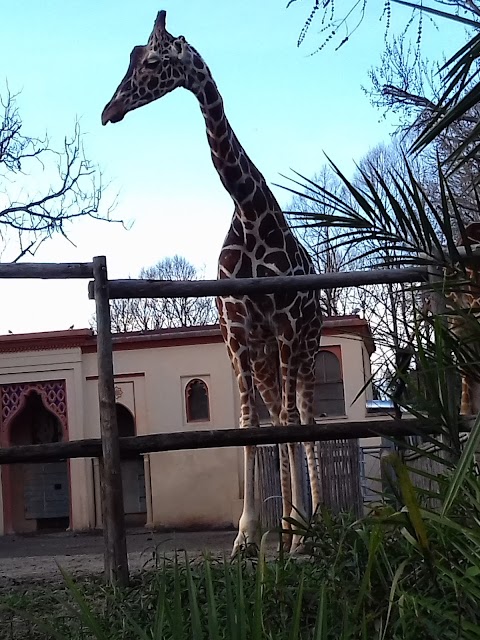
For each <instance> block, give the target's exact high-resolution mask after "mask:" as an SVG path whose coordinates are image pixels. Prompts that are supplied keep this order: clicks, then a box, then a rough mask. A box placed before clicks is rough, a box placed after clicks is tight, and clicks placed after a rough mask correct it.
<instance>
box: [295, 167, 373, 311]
mask: <svg viewBox="0 0 480 640" xmlns="http://www.w3.org/2000/svg"><path fill="white" fill-rule="evenodd" d="M311 180H312V182H313V183H315V184H316V185H319V186H320V187H321V188H322V189H326V190H328V191H329V192H331V193H335V194H336V195H337V196H338V197H339V198H340V197H344V198H345V197H347V194H346V193H345V190H344V189H343V187H342V185H341V182H340V180H339V178H338V176H336V175H335V173H334V172H333V171H332V168H331V167H330V166H328V165H324V166H323V167H322V168H321V169H320V171H319V172H318V173H316V174H315V175H314V176H313V178H312V179H311ZM289 209H290V211H291V212H292V214H291V215H290V216H289V218H290V222H291V224H292V226H293V228H294V230H295V233H296V234H297V236H298V237H299V239H300V241H301V242H302V244H303V245H304V246H305V248H306V249H307V251H308V252H309V254H310V257H311V258H312V260H313V263H314V265H315V270H316V272H317V273H338V272H341V271H347V270H351V269H354V268H356V269H360V268H362V265H361V264H360V263H359V260H358V251H357V248H356V247H354V246H352V245H348V244H347V243H340V242H339V239H340V238H341V236H342V235H343V233H344V230H343V229H341V228H338V227H329V226H328V225H326V224H319V225H317V226H312V224H311V222H310V218H311V215H312V214H314V215H320V216H328V215H329V213H330V210H329V208H328V207H327V206H326V205H325V204H324V203H322V202H320V201H319V200H317V199H310V198H309V193H308V190H307V191H305V192H304V193H298V194H297V195H295V196H294V197H293V199H292V202H291V204H290V206H289ZM320 296H321V303H322V311H323V312H324V313H325V314H326V315H327V316H336V315H345V314H349V313H351V312H352V311H353V310H355V309H356V308H359V300H358V297H357V295H356V291H355V290H354V289H345V288H340V289H328V290H325V291H321V292H320Z"/></svg>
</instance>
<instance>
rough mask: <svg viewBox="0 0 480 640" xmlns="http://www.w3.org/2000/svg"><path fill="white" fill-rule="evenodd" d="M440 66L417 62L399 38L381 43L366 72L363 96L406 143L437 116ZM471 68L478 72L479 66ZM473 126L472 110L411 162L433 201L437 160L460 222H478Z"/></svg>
mask: <svg viewBox="0 0 480 640" xmlns="http://www.w3.org/2000/svg"><path fill="white" fill-rule="evenodd" d="M443 63H444V60H443V59H441V60H436V61H431V60H429V59H427V58H422V57H421V56H420V57H419V53H418V51H417V49H416V47H414V46H413V45H412V44H411V43H409V42H408V41H407V40H406V39H405V36H404V35H403V36H400V37H398V38H393V41H392V43H390V44H387V46H386V50H385V52H384V54H383V55H382V58H381V62H380V64H379V65H378V66H376V67H375V68H373V69H371V70H370V72H369V75H370V80H371V87H370V88H368V89H365V91H366V93H367V94H368V95H369V96H370V99H371V102H372V104H373V105H374V106H376V107H377V108H379V109H382V110H383V111H384V112H385V113H387V112H388V113H392V112H395V113H396V114H398V117H399V122H398V128H397V131H398V133H401V134H402V135H403V136H404V137H405V138H406V139H407V140H410V141H412V137H414V136H415V137H416V136H417V135H419V134H420V133H421V132H422V130H423V129H424V127H425V125H426V124H427V123H428V121H429V120H430V119H431V118H432V117H433V116H434V115H435V113H436V112H437V104H438V102H439V100H440V99H441V95H442V92H443V73H442V69H441V65H442V64H443ZM477 68H478V69H480V65H477ZM479 122H480V108H479V107H478V106H473V107H472V108H470V109H469V110H468V111H467V112H466V113H465V114H463V115H462V117H460V118H459V119H457V120H455V121H453V122H452V123H451V125H450V126H449V127H447V128H446V129H445V130H444V131H443V132H442V133H441V134H440V135H439V136H438V137H437V138H436V139H435V142H434V144H433V145H431V146H430V147H429V149H428V150H426V151H424V152H423V153H422V154H421V155H420V156H419V157H418V160H417V162H420V163H421V165H422V167H423V178H422V183H423V184H424V185H425V187H426V189H427V191H428V192H429V195H430V197H431V198H432V199H433V200H436V199H437V200H438V198H439V197H440V194H439V189H438V168H437V159H439V160H440V161H441V162H442V165H443V168H444V172H445V173H446V174H447V175H448V185H449V187H450V189H451V191H452V194H453V195H454V196H455V202H456V205H457V206H458V207H459V208H460V210H461V212H462V218H463V219H464V221H465V222H469V221H472V220H478V217H479V213H478V201H479V200H478V195H479V194H478V178H479V176H480V155H479V153H478V151H476V150H475V146H476V145H478V143H479V142H480V136H479V135H478V132H477V131H476V127H478V123H479ZM464 144H465V146H464V148H463V150H462V152H461V154H460V156H457V154H456V150H457V149H458V148H459V147H460V146H461V145H464ZM451 158H452V159H451ZM459 159H463V160H464V161H463V162H462V163H461V166H460V167H458V168H457V170H456V171H454V172H451V169H452V168H453V167H457V166H458V164H459V162H458V161H459Z"/></svg>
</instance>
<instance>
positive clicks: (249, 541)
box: [230, 531, 258, 559]
mask: <svg viewBox="0 0 480 640" xmlns="http://www.w3.org/2000/svg"><path fill="white" fill-rule="evenodd" d="M255 540H256V537H255V535H250V536H249V535H247V534H246V533H245V532H243V531H239V532H238V535H237V537H236V538H235V541H234V543H233V549H232V553H231V556H230V557H231V558H232V559H233V558H235V557H236V556H237V555H239V554H245V555H246V556H248V557H251V556H256V555H258V545H257V543H256V542H255Z"/></svg>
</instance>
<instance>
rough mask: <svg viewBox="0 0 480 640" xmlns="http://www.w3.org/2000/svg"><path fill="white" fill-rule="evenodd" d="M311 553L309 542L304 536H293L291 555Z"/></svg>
mask: <svg viewBox="0 0 480 640" xmlns="http://www.w3.org/2000/svg"><path fill="white" fill-rule="evenodd" d="M309 553H310V548H309V545H308V543H306V542H305V538H304V537H303V536H302V537H300V536H293V540H292V546H291V547H290V555H291V556H300V555H307V554H309Z"/></svg>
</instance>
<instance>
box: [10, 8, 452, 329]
mask: <svg viewBox="0 0 480 640" xmlns="http://www.w3.org/2000/svg"><path fill="white" fill-rule="evenodd" d="M311 4H312V3H311V1H310V0H303V1H302V0H299V1H298V2H296V3H294V4H293V5H292V6H291V8H289V9H288V10H287V9H286V8H285V2H284V0H262V1H261V2H258V0H257V1H254V0H244V1H243V2H235V3H233V2H228V1H227V2H218V0H204V2H202V3H199V2H195V1H194V0H175V2H173V1H172V0H164V2H163V4H162V5H158V4H157V2H153V1H152V0H143V1H142V2H141V3H133V2H131V1H130V2H127V1H126V0H116V1H115V2H114V1H113V0H103V2H98V0H97V1H94V0H70V1H69V2H65V0H43V1H42V2H41V3H40V2H38V1H35V0H21V1H19V2H16V3H8V4H7V5H6V6H5V7H3V8H2V38H1V39H0V60H1V61H2V66H1V74H0V82H1V84H0V94H1V93H2V92H3V89H4V86H5V82H6V81H8V84H9V87H10V89H11V90H12V91H13V92H16V91H21V94H20V96H19V97H18V106H19V108H20V112H21V116H22V118H23V121H24V131H25V133H30V134H31V135H41V134H43V133H44V132H45V131H48V134H49V136H50V138H51V140H52V143H53V144H54V145H57V146H59V145H61V141H62V139H63V137H64V136H65V135H66V134H68V133H69V132H71V131H72V130H73V126H74V123H75V120H76V119H78V120H79V121H80V124H81V128H82V131H83V132H84V133H85V139H84V144H85V148H86V153H87V155H88V157H89V158H90V159H91V160H92V161H94V162H95V163H97V164H98V165H99V166H100V167H101V170H102V172H103V176H104V180H105V181H106V182H108V183H109V185H110V186H109V188H108V189H107V191H106V193H105V204H108V202H109V201H110V200H111V199H112V198H113V197H114V194H117V193H118V198H117V200H118V204H117V207H116V209H115V212H114V216H115V217H118V218H122V219H123V220H125V221H126V222H127V223H128V227H129V230H125V229H123V228H122V227H121V226H118V225H113V224H110V225H107V224H105V223H101V222H92V221H79V222H77V223H75V224H74V225H72V227H71V228H70V233H69V237H70V239H71V240H72V242H73V243H74V244H75V246H73V245H72V244H70V243H68V242H66V241H65V240H64V239H63V238H58V239H55V240H52V241H50V242H48V243H47V244H45V245H44V246H43V248H42V249H41V250H40V251H39V252H38V253H37V255H36V256H35V258H34V260H35V261H39V262H42V261H45V262H50V261H51V262H60V261H64V262H69V261H70V262H74V261H89V260H91V258H92V257H93V256H94V255H106V256H107V263H108V266H109V274H110V277H118V278H121V277H128V276H129V275H132V276H135V275H137V273H138V271H139V269H140V268H141V267H142V266H149V265H151V264H154V263H155V262H157V261H158V260H161V259H162V258H164V257H166V256H171V255H173V254H174V253H179V254H181V255H184V256H185V257H186V258H187V259H188V260H190V261H191V262H193V263H194V264H195V265H196V266H198V267H199V268H204V270H205V274H206V276H207V277H215V267H216V260H217V256H218V253H219V250H220V247H221V244H222V242H223V238H224V236H225V233H226V231H227V229H228V225H229V221H230V218H231V214H232V211H233V206H232V202H231V200H230V197H229V195H228V194H227V193H226V192H225V191H224V189H223V187H222V185H221V183H220V180H219V178H218V176H217V174H216V173H215V170H214V169H213V166H212V163H211V160H210V155H209V149H208V145H207V142H206V137H205V129H204V122H203V119H202V116H201V113H200V110H199V108H198V106H197V104H196V100H195V98H194V96H193V95H191V94H189V93H188V92H186V91H185V90H177V91H176V92H174V93H172V94H170V95H168V96H166V97H165V98H164V99H163V100H160V101H158V102H156V103H153V104H150V105H148V106H147V107H144V108H142V109H139V110H137V111H135V112H132V113H130V114H128V115H127V116H126V117H125V119H124V121H123V122H120V123H118V124H115V125H111V124H110V125H108V126H107V127H102V126H101V122H100V115H101V112H102V109H103V107H104V105H105V104H106V102H107V101H108V100H109V99H110V97H111V95H112V94H113V91H114V89H115V88H116V86H117V84H118V83H119V81H120V80H121V78H122V77H123V75H124V73H125V71H126V68H127V65H128V58H129V53H130V50H131V48H132V47H133V46H134V45H137V44H144V43H145V42H146V40H147V38H148V35H149V33H150V30H151V27H152V25H153V21H154V19H155V16H156V13H157V11H158V10H159V9H166V10H167V28H168V30H169V31H170V32H171V33H173V34H174V35H178V34H183V35H184V36H185V37H186V38H187V40H188V41H189V42H190V43H191V44H192V45H193V46H194V47H195V48H196V49H197V50H198V51H199V52H200V53H201V55H202V56H203V57H204V59H205V60H206V62H207V64H208V65H209V67H210V69H211V71H212V74H213V76H214V78H215V80H216V82H217V85H218V87H219V89H220V92H221V93H222V95H223V98H224V102H225V109H226V112H227V115H228V117H229V120H230V122H231V124H232V126H233V128H234V129H235V131H236V133H237V136H238V138H239V139H240V141H241V143H242V144H243V146H244V147H245V149H246V150H247V152H248V154H249V155H250V157H251V158H252V160H253V161H254V162H255V163H256V164H257V166H258V168H259V169H260V170H261V171H262V173H263V174H264V175H265V177H266V179H267V181H268V182H269V183H270V185H272V183H274V182H280V183H283V184H285V183H286V181H285V180H284V179H282V178H281V177H280V174H289V172H290V170H291V169H295V170H296V171H299V172H301V173H303V174H304V175H307V176H310V175H313V174H314V173H315V172H316V171H318V170H319V169H320V167H321V166H322V164H323V163H324V153H327V154H328V155H329V156H330V157H331V158H332V159H333V160H334V161H335V162H336V163H337V164H339V165H340V166H341V167H342V168H343V169H344V170H345V171H347V172H348V171H351V169H352V167H353V162H354V161H355V160H357V161H358V160H359V159H360V158H361V157H362V156H363V155H364V154H365V153H366V152H367V151H368V150H369V149H370V148H371V147H373V146H375V145H376V144H378V143H379V142H382V141H387V140H388V136H389V134H390V133H391V130H392V129H391V123H389V122H387V121H385V120H384V119H383V118H382V117H381V114H380V113H379V112H378V111H376V110H375V109H374V108H373V107H372V106H371V105H370V103H369V101H368V98H367V97H366V96H365V95H364V93H363V92H362V90H361V85H362V84H368V78H367V73H368V70H369V68H370V67H371V66H372V65H374V64H376V63H377V62H378V60H379V56H380V53H381V51H382V47H383V44H384V38H385V23H384V22H380V21H379V14H380V11H379V9H378V7H374V4H378V3H374V2H373V1H372V2H369V3H368V7H367V8H368V10H369V12H370V13H369V14H367V18H366V20H365V22H364V24H363V25H362V27H361V28H360V30H359V31H357V33H356V34H355V35H354V36H353V38H352V40H351V42H350V43H349V44H348V45H347V46H344V47H342V48H341V49H340V50H339V51H338V52H336V51H335V49H334V47H333V46H330V47H327V48H325V49H324V50H323V51H322V52H320V53H318V54H316V55H314V56H310V55H309V53H310V52H311V51H313V50H314V49H315V47H316V44H317V43H318V39H319V38H320V37H321V36H319V35H318V32H319V25H314V26H313V28H312V29H311V33H310V35H309V37H308V39H307V41H306V42H305V43H304V44H303V45H302V46H301V47H300V48H297V46H296V41H297V37H298V33H299V31H300V29H301V27H302V25H303V22H304V19H305V17H306V16H307V15H308V13H309V8H310V6H311ZM339 4H340V3H339ZM344 4H346V0H344ZM406 11H407V12H408V10H406ZM396 15H398V16H399V18H400V17H401V15H402V14H401V11H400V10H399V9H397V10H396ZM402 18H403V16H402ZM407 18H408V14H407V13H405V19H407ZM448 30H449V31H448V32H447V33H448V34H449V38H445V31H443V33H437V32H436V31H435V29H434V28H431V27H429V26H428V25H427V29H426V32H425V34H424V46H425V47H426V48H427V50H429V51H431V52H433V51H439V50H441V48H442V47H443V46H445V42H448V43H450V45H452V44H453V42H452V40H453V37H454V36H455V35H456V34H459V35H461V31H460V29H459V28H456V27H454V26H453V25H448ZM447 52H449V51H447ZM45 179H46V182H48V176H45ZM24 180H25V182H24V186H25V185H26V186H27V188H28V187H29V182H28V176H26V177H25V179H24ZM32 182H33V185H32V191H35V189H36V188H37V186H38V185H36V183H35V181H33V179H32ZM12 188H15V185H13V187H12ZM272 189H273V190H274V192H275V194H276V195H277V197H278V199H279V201H280V202H281V203H282V204H283V205H287V204H288V201H289V197H288V194H287V193H286V192H285V191H283V190H282V189H279V188H277V187H273V186H272ZM86 289H87V285H86V282H76V281H70V282H66V281H63V282H62V281H55V282H40V281H37V282H35V283H34V282H32V281H30V282H25V281H10V282H9V281H0V291H1V295H2V301H3V304H2V315H1V317H0V333H6V332H7V330H9V329H10V330H11V331H14V332H15V333H21V332H25V331H44V330H54V329H66V328H67V327H68V326H70V325H71V324H72V323H74V324H75V327H77V328H78V327H82V326H87V325H88V319H89V317H90V316H91V314H92V312H93V303H92V302H90V301H88V300H87V294H86ZM7 301H8V303H7Z"/></svg>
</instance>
